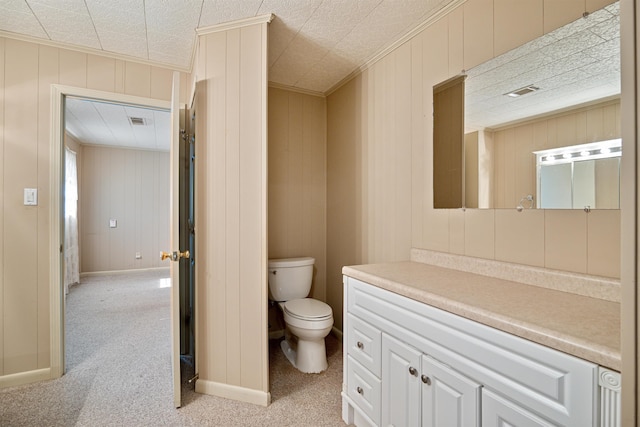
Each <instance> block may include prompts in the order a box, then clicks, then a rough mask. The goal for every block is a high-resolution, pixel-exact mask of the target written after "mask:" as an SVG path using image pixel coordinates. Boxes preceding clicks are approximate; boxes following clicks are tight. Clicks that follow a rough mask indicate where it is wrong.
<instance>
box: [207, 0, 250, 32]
mask: <svg viewBox="0 0 640 427" xmlns="http://www.w3.org/2000/svg"><path fill="white" fill-rule="evenodd" d="M261 3H262V0H234V1H228V0H207V1H205V2H204V4H203V5H202V15H201V16H200V22H199V24H198V27H209V26H211V25H216V24H221V23H223V22H231V21H236V20H238V19H244V18H251V17H254V16H256V15H257V14H258V10H259V9H260V4H261Z"/></svg>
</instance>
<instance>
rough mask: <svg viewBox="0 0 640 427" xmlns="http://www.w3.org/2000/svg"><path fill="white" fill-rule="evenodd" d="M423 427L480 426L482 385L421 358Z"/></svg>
mask: <svg viewBox="0 0 640 427" xmlns="http://www.w3.org/2000/svg"><path fill="white" fill-rule="evenodd" d="M420 380H421V384H422V425H423V427H441V426H447V427H472V426H476V427H477V426H479V425H480V390H481V387H480V384H478V383H476V382H474V381H472V380H470V379H469V378H467V377H465V376H463V375H461V374H460V373H458V372H456V371H454V370H453V369H451V368H450V367H448V366H446V365H444V364H442V363H440V362H438V361H437V360H435V359H433V358H431V357H429V356H422V371H421V375H420Z"/></svg>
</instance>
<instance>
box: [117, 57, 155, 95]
mask: <svg viewBox="0 0 640 427" xmlns="http://www.w3.org/2000/svg"><path fill="white" fill-rule="evenodd" d="M150 76H151V66H150V65H146V64H139V63H137V62H126V63H125V66H124V93H126V94H127V95H136V96H144V97H150V96H151V78H150Z"/></svg>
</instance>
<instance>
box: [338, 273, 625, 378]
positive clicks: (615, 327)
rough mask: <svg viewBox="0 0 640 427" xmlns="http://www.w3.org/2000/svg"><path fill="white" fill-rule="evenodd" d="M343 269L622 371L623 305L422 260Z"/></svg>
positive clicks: (391, 288)
mask: <svg viewBox="0 0 640 427" xmlns="http://www.w3.org/2000/svg"><path fill="white" fill-rule="evenodd" d="M342 272H343V274H345V275H346V276H349V277H353V278H355V279H359V280H361V281H363V282H366V283H369V284H371V285H374V286H377V287H379V288H382V289H386V290H388V291H391V292H394V293H397V294H400V295H403V296H406V297H408V298H411V299H414V300H417V301H420V302H423V303H425V304H429V305H431V306H433V307H437V308H440V309H442V310H445V311H448V312H451V313H454V314H457V315H459V316H462V317H465V318H467V319H471V320H474V321H476V322H479V323H482V324H485V325H487V326H491V327H494V328H496V329H499V330H502V331H504V332H508V333H510V334H513V335H516V336H519V337H522V338H525V339H528V340H530V341H534V342H536V343H539V344H542V345H545V346H547V347H551V348H554V349H556V350H559V351H562V352H565V353H568V354H571V355H574V356H576V357H579V358H582V359H585V360H589V361H591V362H593V363H597V364H599V365H601V366H604V367H607V368H610V369H613V370H616V371H620V366H621V363H620V304H619V303H618V302H612V301H606V300H603V299H598V298H593V297H588V296H582V295H576V294H573V293H569V292H563V291H558V290H553V289H547V288H543V287H539V286H534V285H527V284H523V283H519V282H513V281H509V280H503V279H497V278H494V277H490V276H483V275H479V274H474V273H467V272H463V271H458V270H452V269H448V268H442V267H437V266H433V265H429V264H423V263H420V262H412V261H406V262H393V263H384V264H367V265H359V266H347V267H344V268H343V269H342Z"/></svg>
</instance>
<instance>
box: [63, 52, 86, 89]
mask: <svg viewBox="0 0 640 427" xmlns="http://www.w3.org/2000/svg"><path fill="white" fill-rule="evenodd" d="M59 55H60V56H59V61H60V62H59V67H60V68H59V69H60V77H59V79H58V81H59V82H60V84H62V85H69V86H76V87H87V56H88V55H87V54H86V53H81V52H76V51H73V50H66V49H60V50H59Z"/></svg>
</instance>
